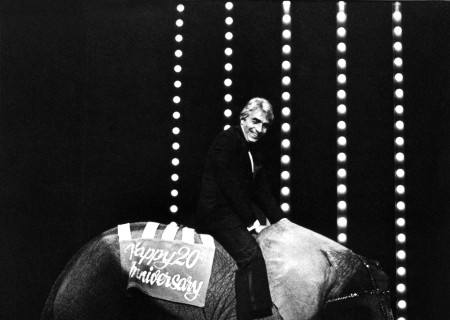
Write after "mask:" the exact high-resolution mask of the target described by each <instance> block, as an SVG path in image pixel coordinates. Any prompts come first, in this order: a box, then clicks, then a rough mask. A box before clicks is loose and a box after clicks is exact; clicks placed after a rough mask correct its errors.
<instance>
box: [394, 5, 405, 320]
mask: <svg viewBox="0 0 450 320" xmlns="http://www.w3.org/2000/svg"><path fill="white" fill-rule="evenodd" d="M402 33H403V30H402V13H401V4H400V2H395V3H393V4H392V39H393V41H392V42H393V45H392V50H393V71H394V77H393V87H394V93H393V94H394V128H395V140H394V148H395V159H394V161H395V224H396V291H397V292H396V293H397V295H396V307H397V320H406V319H407V313H406V233H405V224H406V216H405V209H406V206H405V151H404V148H405V138H404V127H405V125H404V109H403V97H404V92H403V47H402Z"/></svg>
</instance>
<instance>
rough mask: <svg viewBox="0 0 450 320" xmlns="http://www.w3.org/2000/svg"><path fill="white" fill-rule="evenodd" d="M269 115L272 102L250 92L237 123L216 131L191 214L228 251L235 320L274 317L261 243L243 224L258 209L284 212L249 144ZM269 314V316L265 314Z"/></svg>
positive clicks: (274, 216) (274, 214)
mask: <svg viewBox="0 0 450 320" xmlns="http://www.w3.org/2000/svg"><path fill="white" fill-rule="evenodd" d="M273 118H274V115H273V110H272V106H271V105H270V103H269V102H268V101H267V100H266V99H263V98H253V99H251V100H250V101H249V102H248V103H247V104H246V106H245V107H244V108H243V109H242V111H241V113H240V125H238V126H236V127H231V128H229V129H228V130H225V131H223V132H221V133H220V134H219V135H218V136H217V137H216V139H215V140H214V142H213V144H212V146H211V148H210V149H209V152H208V155H207V159H206V165H205V172H204V175H203V180H202V188H201V194H200V199H199V203H198V209H197V214H196V224H197V225H196V227H197V230H198V231H201V232H205V233H209V234H211V235H212V236H213V237H214V238H215V239H216V240H217V241H218V242H219V243H220V244H221V245H222V246H223V247H224V248H225V250H226V251H227V252H228V253H229V254H230V256H231V257H233V259H234V261H235V262H236V264H237V266H238V268H239V269H238V270H237V272H236V283H235V287H236V302H237V312H238V314H237V316H238V320H246V319H256V318H263V317H264V318H266V317H269V316H271V315H272V313H273V311H274V314H273V317H272V318H271V319H278V318H279V316H277V313H278V311H277V309H276V307H275V306H272V300H271V296H270V289H269V283H268V280H267V270H266V265H265V262H264V257H263V255H262V252H261V249H260V247H259V245H258V243H257V242H256V240H255V239H254V237H253V236H252V234H251V233H250V231H249V230H248V229H251V228H252V225H254V223H255V222H256V225H255V227H254V229H255V231H256V232H258V231H259V230H260V227H258V225H259V221H258V214H257V212H258V211H262V213H263V214H264V215H265V216H266V217H267V218H268V219H269V221H270V222H271V223H276V222H278V221H279V220H281V219H282V218H283V214H282V212H281V210H280V207H279V205H278V204H277V203H276V202H275V200H274V198H273V196H272V195H271V193H270V191H269V186H268V183H267V178H266V174H265V172H264V170H263V166H262V161H261V155H260V154H259V153H258V152H256V151H255V149H254V148H253V146H254V144H255V143H257V142H258V141H260V139H261V138H262V137H263V136H264V135H265V134H266V132H267V130H268V128H269V126H270V124H271V123H272V121H273ZM267 319H269V318H267Z"/></svg>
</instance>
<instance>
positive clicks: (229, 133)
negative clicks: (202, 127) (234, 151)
mask: <svg viewBox="0 0 450 320" xmlns="http://www.w3.org/2000/svg"><path fill="white" fill-rule="evenodd" d="M237 129H238V127H230V128H228V129H226V130H223V131H221V132H220V133H219V134H218V135H217V136H216V139H215V142H216V143H225V142H227V141H228V142H231V141H241V137H240V135H239V131H238V130H237Z"/></svg>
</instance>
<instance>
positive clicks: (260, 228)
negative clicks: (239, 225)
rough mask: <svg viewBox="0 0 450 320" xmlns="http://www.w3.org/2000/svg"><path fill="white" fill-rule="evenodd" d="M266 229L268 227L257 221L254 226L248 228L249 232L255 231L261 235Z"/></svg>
mask: <svg viewBox="0 0 450 320" xmlns="http://www.w3.org/2000/svg"><path fill="white" fill-rule="evenodd" d="M265 227H267V226H262V225H261V224H260V223H259V221H258V220H255V222H254V223H253V225H252V226H250V227H248V228H247V230H248V231H250V232H251V231H252V230H255V232H256V233H260V232H261V231H262V230H263V229H264V228H265Z"/></svg>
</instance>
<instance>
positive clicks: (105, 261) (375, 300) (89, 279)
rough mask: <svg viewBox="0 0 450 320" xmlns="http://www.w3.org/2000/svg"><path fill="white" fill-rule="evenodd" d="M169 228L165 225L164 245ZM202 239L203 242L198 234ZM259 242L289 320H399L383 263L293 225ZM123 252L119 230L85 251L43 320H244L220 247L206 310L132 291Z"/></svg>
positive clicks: (270, 230)
mask: <svg viewBox="0 0 450 320" xmlns="http://www.w3.org/2000/svg"><path fill="white" fill-rule="evenodd" d="M145 226H146V223H143V222H137V223H131V224H130V229H131V235H132V236H133V238H138V237H140V236H141V234H142V232H143V229H144V227H145ZM165 227H166V226H165V225H159V227H158V230H157V232H156V237H158V236H160V235H161V233H162V232H163V230H164V228H165ZM180 230H181V229H180ZM178 232H180V231H178ZM178 236H179V235H178V233H177V237H178ZM195 236H196V237H197V238H199V235H198V234H197V233H195ZM255 237H256V239H257V241H258V243H259V245H260V247H261V250H262V252H263V255H264V258H265V260H266V265H267V272H268V277H269V284H270V290H271V295H272V298H273V301H274V304H275V305H276V306H277V307H278V310H279V313H280V315H281V316H282V318H283V320H291V319H305V320H314V319H323V320H337V319H340V320H356V319H358V320H364V319H367V320H393V319H394V318H393V315H392V310H391V307H390V298H389V279H388V277H387V275H386V274H385V272H384V271H383V270H382V269H381V268H380V266H379V265H378V264H377V263H375V262H373V261H370V260H368V259H366V258H364V257H362V256H360V255H357V254H355V253H353V252H352V251H351V250H350V249H348V248H346V247H344V246H342V245H340V244H338V243H337V242H334V241H333V240H331V239H328V238H326V237H324V236H322V235H320V234H318V233H315V232H313V231H311V230H308V229H306V228H303V227H301V226H299V225H297V224H295V223H292V222H291V221H289V220H287V219H282V220H280V221H279V222H277V223H275V224H273V225H271V226H268V227H266V228H264V229H263V230H262V231H261V232H260V233H259V234H258V235H255ZM119 246H120V245H119V239H118V231H117V228H113V229H111V230H108V231H105V232H104V233H102V234H101V235H99V236H97V237H96V238H94V239H93V240H91V241H90V242H89V243H87V244H86V245H85V246H84V247H83V248H81V249H80V250H79V251H78V252H77V253H76V254H75V255H74V256H73V257H72V259H71V260H70V261H69V263H68V264H67V266H66V267H65V269H64V270H63V271H62V273H61V274H60V275H59V277H58V279H57V280H56V281H55V283H54V285H53V287H52V289H51V292H50V294H49V296H48V298H47V301H46V304H45V306H44V308H43V312H42V315H41V320H50V319H58V320H62V319H64V320H69V319H77V320H89V319H96V320H100V319H186V320H190V319H192V320H194V319H195V320H198V319H205V320H206V319H208V320H216V319H217V320H231V319H236V298H235V287H234V273H235V271H236V269H237V268H236V266H235V263H234V261H233V260H232V258H231V257H230V256H229V255H228V254H227V252H226V251H225V250H224V249H223V248H222V247H221V246H220V244H219V243H217V242H215V246H216V249H215V254H214V260H213V263H212V269H211V279H210V281H209V286H208V289H207V292H206V301H205V306H204V307H196V306H191V305H186V304H182V303H177V302H171V301H167V300H163V299H157V298H153V297H150V296H148V295H146V294H144V293H142V292H141V291H139V290H137V289H134V288H131V289H127V283H128V275H129V273H128V271H127V270H124V269H123V268H122V266H121V260H120V252H119Z"/></svg>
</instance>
